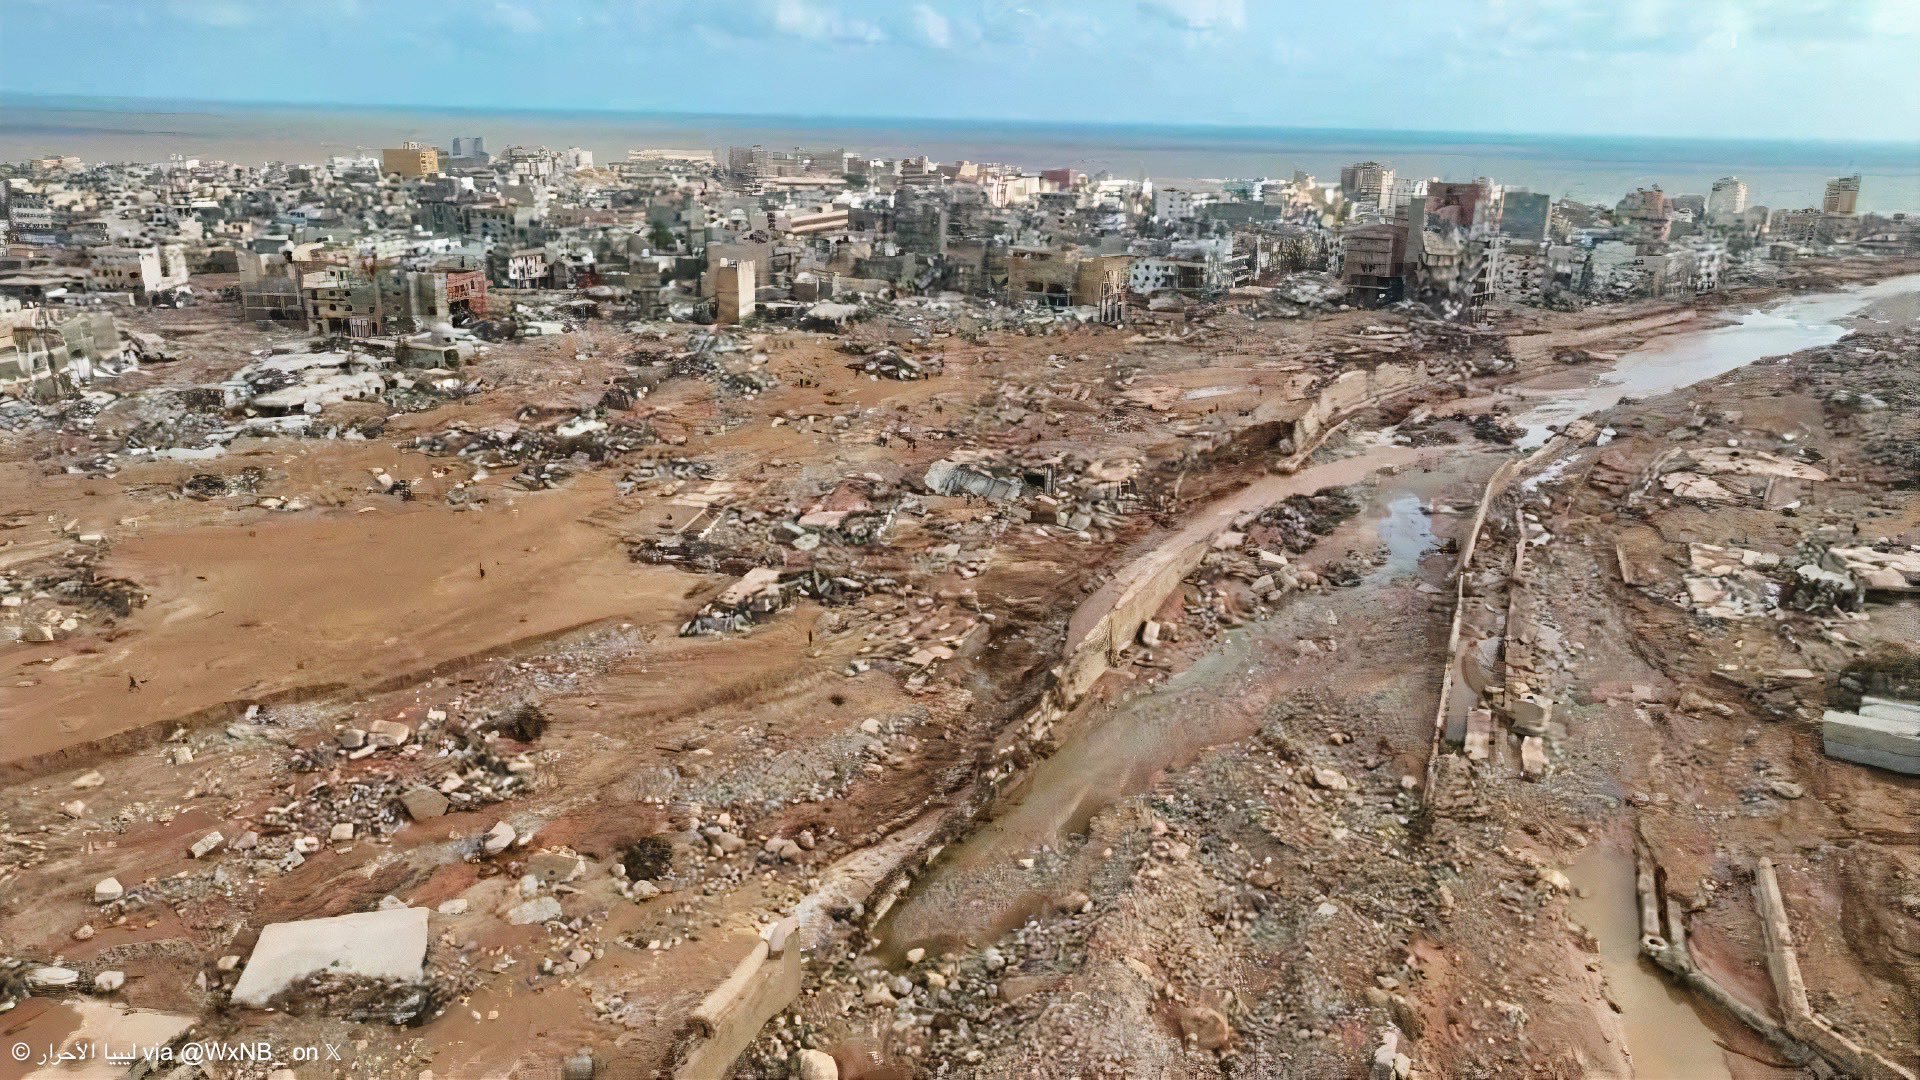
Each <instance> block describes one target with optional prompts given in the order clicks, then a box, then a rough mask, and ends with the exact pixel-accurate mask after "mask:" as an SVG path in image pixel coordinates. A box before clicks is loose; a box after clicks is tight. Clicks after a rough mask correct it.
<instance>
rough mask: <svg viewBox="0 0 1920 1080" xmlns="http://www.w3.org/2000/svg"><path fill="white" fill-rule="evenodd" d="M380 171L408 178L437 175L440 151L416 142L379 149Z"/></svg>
mask: <svg viewBox="0 0 1920 1080" xmlns="http://www.w3.org/2000/svg"><path fill="white" fill-rule="evenodd" d="M380 171H381V172H383V173H390V174H394V175H398V176H404V177H408V178H410V179H418V178H420V177H422V176H438V175H439V173H440V151H439V150H438V149H437V148H435V147H431V146H421V145H420V144H419V143H417V142H409V143H405V144H402V145H401V146H400V147H399V148H398V149H393V150H382V151H380Z"/></svg>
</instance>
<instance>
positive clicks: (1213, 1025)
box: [1180, 1005, 1233, 1050]
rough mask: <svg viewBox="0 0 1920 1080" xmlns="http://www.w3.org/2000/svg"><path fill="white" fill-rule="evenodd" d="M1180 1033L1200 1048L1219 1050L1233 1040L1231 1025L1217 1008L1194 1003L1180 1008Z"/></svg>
mask: <svg viewBox="0 0 1920 1080" xmlns="http://www.w3.org/2000/svg"><path fill="white" fill-rule="evenodd" d="M1180 1035H1181V1037H1183V1038H1185V1039H1186V1040H1187V1041H1188V1042H1190V1043H1192V1044H1193V1045H1195V1046H1197V1047H1199V1048H1200V1049H1202V1050H1219V1049H1222V1048H1224V1047H1225V1046H1226V1045H1227V1044H1228V1043H1231V1042H1232V1041H1233V1026H1232V1025H1231V1024H1228V1023H1227V1018H1226V1017H1224V1016H1222V1015H1220V1013H1219V1011H1218V1010H1215V1009H1209V1008H1207V1007H1206V1006H1204V1005H1194V1006H1189V1007H1187V1008H1185V1009H1182V1010H1180Z"/></svg>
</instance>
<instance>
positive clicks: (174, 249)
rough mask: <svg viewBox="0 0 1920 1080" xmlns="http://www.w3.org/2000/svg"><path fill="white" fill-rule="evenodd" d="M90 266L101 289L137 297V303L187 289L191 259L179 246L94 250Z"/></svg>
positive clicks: (88, 259)
mask: <svg viewBox="0 0 1920 1080" xmlns="http://www.w3.org/2000/svg"><path fill="white" fill-rule="evenodd" d="M87 263H88V265H89V266H90V267H91V268H92V270H93V280H94V283H95V285H96V286H97V287H100V288H103V289H107V290H111V291H125V292H129V293H132V294H133V298H134V301H135V302H136V303H143V304H144V303H151V302H152V301H153V299H154V297H156V296H159V295H161V294H163V293H168V292H172V291H174V290H176V289H181V288H184V287H186V284H187V276H188V275H187V256H186V250H185V249H184V248H182V247H181V246H180V245H179V244H151V245H148V246H147V247H137V248H136V247H100V248H94V249H92V250H91V251H90V252H89V253H88V256H87Z"/></svg>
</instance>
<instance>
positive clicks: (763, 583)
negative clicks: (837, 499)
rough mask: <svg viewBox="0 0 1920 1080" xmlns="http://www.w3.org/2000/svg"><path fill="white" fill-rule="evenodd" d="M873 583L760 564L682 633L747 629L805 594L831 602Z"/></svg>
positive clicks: (862, 590)
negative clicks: (782, 569) (784, 569)
mask: <svg viewBox="0 0 1920 1080" xmlns="http://www.w3.org/2000/svg"><path fill="white" fill-rule="evenodd" d="M868 588H869V583H867V582H862V581H859V580H857V579H854V578H850V577H840V576H835V575H831V574H827V573H825V572H824V571H820V570H815V569H806V570H793V571H785V572H783V571H780V570H775V569H773V568H772V567H767V566H756V567H754V568H753V569H752V570H749V571H747V573H746V574H745V575H744V576H742V577H741V578H740V580H739V581H736V582H734V583H733V584H732V585H729V586H727V589H726V591H725V592H722V593H721V594H720V595H719V596H717V597H715V598H714V599H713V600H711V601H709V602H708V603H707V604H705V605H703V606H702V607H701V608H700V610H699V611H698V612H696V613H694V616H693V618H691V619H689V620H687V621H686V622H685V623H683V624H681V626H680V636H682V637H692V636H694V635H696V634H726V633H733V632H737V631H742V630H747V629H749V628H751V627H752V626H753V625H754V624H755V623H758V622H761V621H762V620H764V619H766V618H767V617H768V616H769V615H772V614H774V613H775V612H779V611H784V610H786V609H787V608H789V607H792V606H793V604H794V602H795V601H797V600H799V599H800V598H801V597H806V598H809V599H813V600H818V601H820V602H821V603H825V604H831V603H836V602H840V601H843V600H845V599H847V598H849V597H852V596H857V595H859V594H862V593H864V592H865V591H866V590H867V589H868Z"/></svg>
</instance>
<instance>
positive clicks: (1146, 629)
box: [1140, 619, 1160, 649]
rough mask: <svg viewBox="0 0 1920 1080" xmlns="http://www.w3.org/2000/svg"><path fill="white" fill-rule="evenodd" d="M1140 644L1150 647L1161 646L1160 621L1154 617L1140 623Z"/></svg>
mask: <svg viewBox="0 0 1920 1080" xmlns="http://www.w3.org/2000/svg"><path fill="white" fill-rule="evenodd" d="M1140 644H1142V645H1145V646H1146V647H1147V648H1149V649H1155V648H1159V646H1160V624H1159V622H1157V621H1155V620H1153V619H1148V620H1147V621H1146V622H1143V623H1141V624H1140Z"/></svg>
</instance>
